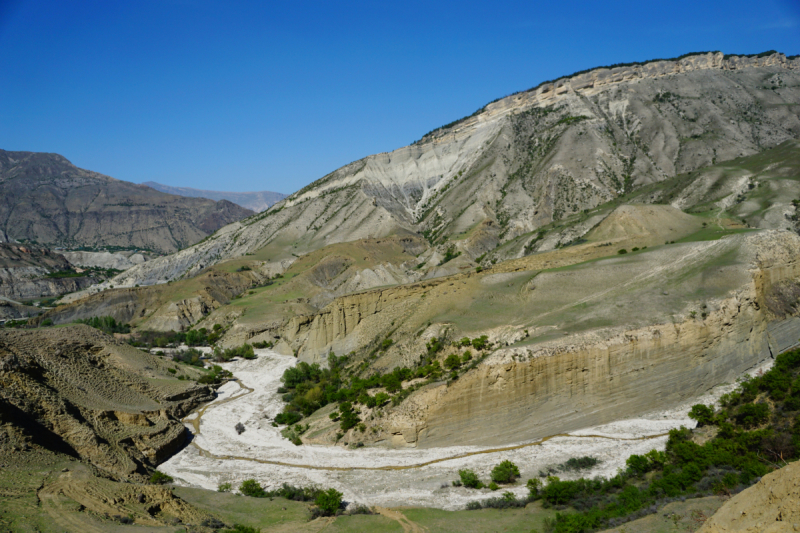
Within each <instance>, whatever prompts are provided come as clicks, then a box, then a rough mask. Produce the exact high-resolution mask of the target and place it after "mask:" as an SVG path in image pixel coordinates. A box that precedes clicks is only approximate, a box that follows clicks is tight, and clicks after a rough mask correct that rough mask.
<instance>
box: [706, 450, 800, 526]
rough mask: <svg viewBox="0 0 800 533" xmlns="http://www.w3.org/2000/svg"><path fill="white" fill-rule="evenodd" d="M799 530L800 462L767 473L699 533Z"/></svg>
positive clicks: (734, 499)
mask: <svg viewBox="0 0 800 533" xmlns="http://www.w3.org/2000/svg"><path fill="white" fill-rule="evenodd" d="M799 528H800V463H799V462H794V463H791V464H789V465H787V466H785V467H783V468H781V469H780V470H776V471H774V472H772V473H770V474H767V475H766V476H764V477H763V478H761V480H760V481H759V482H758V483H756V484H755V485H753V486H752V487H750V488H748V489H746V490H744V491H742V492H740V493H739V494H737V495H736V496H734V497H733V498H731V499H730V500H728V501H727V502H725V504H724V505H723V506H722V507H721V508H720V509H719V510H718V511H717V512H716V513H714V516H712V517H711V518H710V519H708V520H707V521H706V522H705V524H703V527H701V528H700V529H699V530H698V533H734V532H741V533H755V532H759V533H784V532H785V533H789V532H795V531H797V530H798V529H799Z"/></svg>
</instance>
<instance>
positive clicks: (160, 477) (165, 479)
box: [150, 470, 174, 485]
mask: <svg viewBox="0 0 800 533" xmlns="http://www.w3.org/2000/svg"><path fill="white" fill-rule="evenodd" d="M173 481H174V480H173V479H172V476H169V475H167V474H165V473H163V472H159V471H158V470H156V471H155V472H153V475H152V476H150V483H152V484H153V485H164V484H166V483H172V482H173Z"/></svg>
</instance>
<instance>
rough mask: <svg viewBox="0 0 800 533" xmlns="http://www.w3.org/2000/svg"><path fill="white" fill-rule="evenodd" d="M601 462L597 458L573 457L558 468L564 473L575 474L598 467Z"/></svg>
mask: <svg viewBox="0 0 800 533" xmlns="http://www.w3.org/2000/svg"><path fill="white" fill-rule="evenodd" d="M599 462H600V460H599V459H597V458H595V457H589V456H585V457H572V458H570V459H568V460H567V461H565V462H564V463H562V464H560V465H559V466H558V469H559V470H561V471H562V472H575V471H578V470H587V469H589V468H592V467H594V466H596V465H597V464H598V463H599Z"/></svg>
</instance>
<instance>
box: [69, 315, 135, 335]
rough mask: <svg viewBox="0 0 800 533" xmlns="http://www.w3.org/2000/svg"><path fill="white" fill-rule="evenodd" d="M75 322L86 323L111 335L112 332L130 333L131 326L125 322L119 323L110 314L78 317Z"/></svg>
mask: <svg viewBox="0 0 800 533" xmlns="http://www.w3.org/2000/svg"><path fill="white" fill-rule="evenodd" d="M75 323H76V324H86V325H87V326H91V327H93V328H95V329H99V330H100V331H102V332H103V333H107V334H109V335H113V334H114V333H130V332H131V327H130V326H129V325H127V324H120V323H118V322H117V321H116V320H114V318H113V317H110V316H94V317H92V318H86V319H83V320H81V319H78V320H76V321H75Z"/></svg>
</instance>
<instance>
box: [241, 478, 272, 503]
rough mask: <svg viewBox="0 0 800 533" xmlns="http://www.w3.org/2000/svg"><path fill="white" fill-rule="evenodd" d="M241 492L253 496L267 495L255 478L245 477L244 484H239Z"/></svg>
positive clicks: (261, 496)
mask: <svg viewBox="0 0 800 533" xmlns="http://www.w3.org/2000/svg"><path fill="white" fill-rule="evenodd" d="M239 492H241V493H242V494H244V495H245V496H250V497H252V498H264V497H266V495H267V493H266V492H265V491H264V488H263V487H262V486H261V484H260V483H259V482H258V481H256V480H255V479H245V480H244V481H242V484H241V485H239Z"/></svg>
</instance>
